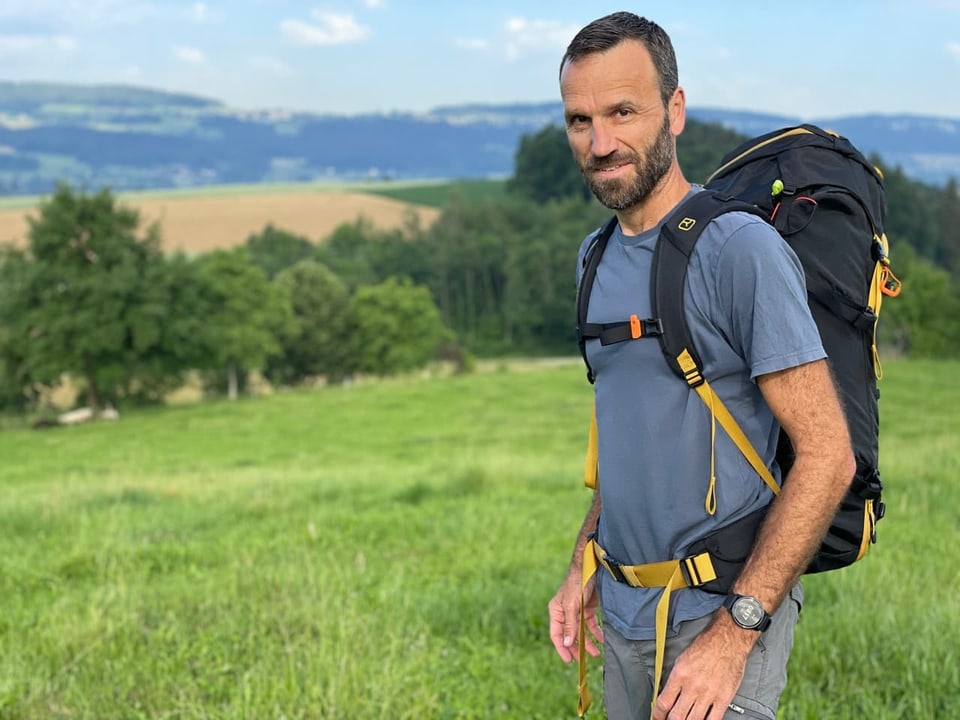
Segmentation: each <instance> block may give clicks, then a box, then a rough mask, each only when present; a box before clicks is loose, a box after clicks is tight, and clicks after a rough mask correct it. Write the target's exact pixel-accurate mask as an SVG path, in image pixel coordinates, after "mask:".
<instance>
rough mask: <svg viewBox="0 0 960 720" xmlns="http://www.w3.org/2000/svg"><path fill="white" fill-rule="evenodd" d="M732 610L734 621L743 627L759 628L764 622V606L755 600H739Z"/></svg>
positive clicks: (745, 598)
mask: <svg viewBox="0 0 960 720" xmlns="http://www.w3.org/2000/svg"><path fill="white" fill-rule="evenodd" d="M730 609H731V611H732V612H733V617H734V619H735V620H736V621H737V623H738V624H740V625H742V626H743V627H747V628H753V627H757V626H758V625H759V624H760V623H761V622H762V621H763V614H764V613H763V606H762V605H761V604H760V603H759V602H757V601H756V600H754V599H753V598H749V597H742V598H737V601H736V602H735V603H733V607H732V608H730Z"/></svg>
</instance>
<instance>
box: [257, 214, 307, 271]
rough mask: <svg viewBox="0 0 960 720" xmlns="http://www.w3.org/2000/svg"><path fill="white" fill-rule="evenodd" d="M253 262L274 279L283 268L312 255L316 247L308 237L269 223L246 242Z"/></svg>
mask: <svg viewBox="0 0 960 720" xmlns="http://www.w3.org/2000/svg"><path fill="white" fill-rule="evenodd" d="M245 247H246V248H247V253H249V255H250V259H251V260H252V261H253V264H254V265H256V266H257V267H258V268H260V269H261V270H263V272H264V274H265V275H266V276H267V278H268V279H273V277H274V276H276V274H277V273H279V272H280V271H281V270H285V269H286V268H288V267H290V266H291V265H294V264H296V263H298V262H300V261H301V260H307V259H308V258H310V257H312V256H313V254H314V252H315V248H314V246H313V245H312V244H311V243H310V241H309V240H307V239H306V238H303V237H300V236H299V235H294V234H293V233H289V232H287V231H286V230H281V229H279V228H275V227H274V226H273V225H269V224H268V225H267V226H266V227H265V228H264V229H263V230H262V231H261V232H259V233H257V234H255V235H251V236H250V237H248V238H247V242H246V243H245Z"/></svg>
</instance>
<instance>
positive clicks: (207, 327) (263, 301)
mask: <svg viewBox="0 0 960 720" xmlns="http://www.w3.org/2000/svg"><path fill="white" fill-rule="evenodd" d="M198 280H199V283H200V302H199V310H200V312H201V317H202V318H203V327H204V330H203V343H204V347H205V351H206V358H207V359H206V362H205V366H206V368H207V369H211V370H225V371H226V373H227V388H228V390H227V392H228V397H229V398H230V399H231V400H233V399H236V397H237V393H238V387H239V373H240V372H241V371H244V370H253V369H259V368H262V367H264V365H265V364H266V362H267V359H268V358H269V357H272V356H274V355H277V354H279V353H280V351H281V348H280V342H279V340H278V338H279V337H280V336H282V335H284V334H289V333H290V332H292V330H291V322H292V311H291V308H290V304H289V300H288V297H287V296H286V294H285V293H284V292H283V290H282V289H280V288H279V287H278V286H276V285H273V284H271V283H270V281H268V280H267V277H266V275H264V274H263V271H262V270H260V268H258V267H256V266H255V265H254V264H253V263H252V262H251V260H250V258H249V257H248V256H247V254H246V252H244V249H243V248H235V249H234V250H229V251H228V250H215V251H214V252H212V253H210V254H209V255H207V256H205V257H204V258H202V259H201V261H200V265H199V268H198Z"/></svg>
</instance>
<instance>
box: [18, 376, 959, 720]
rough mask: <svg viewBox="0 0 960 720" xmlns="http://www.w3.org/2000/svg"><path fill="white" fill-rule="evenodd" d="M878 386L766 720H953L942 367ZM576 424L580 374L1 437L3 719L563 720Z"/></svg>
mask: <svg viewBox="0 0 960 720" xmlns="http://www.w3.org/2000/svg"><path fill="white" fill-rule="evenodd" d="M885 370H886V379H885V380H884V382H883V398H882V401H881V402H882V409H883V441H882V448H883V450H882V468H883V472H884V479H885V481H886V484H887V490H886V493H885V494H886V500H887V504H888V517H887V518H886V519H884V520H883V521H882V523H881V525H880V542H879V543H878V545H877V546H876V547H875V548H873V549H872V550H871V552H870V553H869V555H868V557H867V558H866V559H865V560H864V561H863V562H862V563H860V564H858V565H857V566H856V567H853V568H849V569H847V570H843V571H840V572H837V573H831V574H827V575H823V576H815V577H811V578H809V579H808V580H807V581H806V588H807V599H806V606H805V608H804V611H803V616H802V619H801V624H800V627H799V631H798V637H797V645H796V649H795V652H794V655H793V658H792V660H791V665H790V675H791V684H790V686H789V688H788V691H787V693H786V695H785V697H784V699H783V704H782V707H781V713H780V717H781V719H790V720H794V719H804V720H806V719H813V718H817V719H822V718H827V719H831V720H834V719H836V720H844V719H846V718H850V719H854V718H857V719H859V718H872V719H874V720H882V719H891V720H892V719H894V718H897V719H900V718H949V717H954V716H955V714H956V712H957V708H958V707H960V663H958V662H957V650H956V642H957V638H958V637H960V601H958V596H960V574H958V572H957V567H958V565H960V548H958V546H957V543H956V537H957V530H958V525H960V511H958V508H960V480H958V476H960V444H958V442H957V437H958V434H960V415H958V413H957V412H956V408H957V407H958V404H960V386H958V384H957V383H956V382H955V378H956V374H957V372H958V371H960V364H958V363H926V362H903V361H899V362H888V363H887V364H886V366H885ZM589 407H590V391H589V389H588V386H587V385H586V383H585V381H584V379H583V371H582V368H581V367H580V366H579V365H578V364H577V363H576V362H571V363H570V364H560V365H558V366H551V367H542V368H529V367H528V368H526V369H523V370H519V369H504V370H501V371H499V372H490V373H486V374H477V375H472V376H461V377H446V378H434V379H432V380H417V379H402V380H393V381H386V382H383V383H371V384H361V385H355V386H353V387H350V388H328V389H325V390H318V391H312V392H306V391H304V392H281V393H277V394H275V395H272V396H269V397H259V398H248V399H244V400H241V401H238V402H235V403H229V402H225V401H224V402H207V403H203V404H199V405H194V406H183V407H176V408H166V409H156V410H150V411H140V412H135V413H130V414H128V415H125V416H124V417H123V418H122V419H121V420H120V421H119V422H116V423H102V424H97V425H88V426H78V427H74V428H63V429H59V430H48V431H42V432H41V431H30V430H8V431H5V432H2V433H0V457H2V458H3V465H2V468H0V524H2V528H3V532H2V533H0V597H2V598H3V604H2V608H3V609H2V614H0V718H3V719H4V720H14V719H17V720H21V719H24V720H25V719H31V720H33V719H39V718H44V719H46V718H63V719H67V718H70V719H73V718H98V719H99V718H104V719H109V718H178V719H183V720H186V719H194V718H196V719H200V718H209V719H214V718H217V719H220V718H223V719H226V718H249V719H254V718H256V719H263V718H271V719H273V720H280V718H285V719H287V720H293V719H294V718H302V719H307V718H310V719H313V720H316V719H318V718H324V719H332V718H337V719H339V718H344V719H347V720H365V719H368V718H369V719H373V718H388V719H390V720H393V719H401V718H517V719H522V720H529V719H534V718H544V719H546V718H565V717H574V716H575V685H576V682H575V673H576V670H575V668H574V667H570V666H566V665H564V664H563V663H561V662H560V661H559V660H558V659H557V658H556V657H555V655H554V652H553V649H552V647H551V646H550V643H549V640H548V638H547V618H546V603H547V601H548V600H549V598H550V597H551V595H552V594H553V592H554V591H555V589H556V586H557V584H558V582H559V581H560V579H561V577H562V576H563V574H564V572H565V569H566V564H567V561H568V559H569V554H570V549H571V546H572V542H573V538H574V535H575V533H576V531H577V529H578V527H579V525H580V522H581V521H582V519H583V512H584V510H585V509H586V506H587V505H588V503H589V495H588V492H587V491H586V490H585V489H584V488H583V487H582V485H581V484H580V483H581V480H580V471H581V468H582V451H583V448H584V441H585V430H586V427H585V423H586V419H587V417H588V413H589ZM591 683H592V685H593V687H594V694H595V697H596V698H597V700H596V702H595V705H594V708H595V709H594V710H591V717H595V718H600V717H602V716H603V713H602V709H601V703H600V701H599V698H600V665H599V663H598V662H596V661H594V662H593V663H592V668H591Z"/></svg>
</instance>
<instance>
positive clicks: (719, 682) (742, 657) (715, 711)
mask: <svg viewBox="0 0 960 720" xmlns="http://www.w3.org/2000/svg"><path fill="white" fill-rule="evenodd" d="M759 638H760V633H756V632H753V631H752V630H744V629H743V628H739V627H737V626H736V625H735V624H734V623H733V620H731V619H730V617H729V616H728V614H727V612H726V611H725V610H720V611H718V614H717V617H716V618H715V619H714V621H713V623H711V624H710V626H709V627H708V628H707V629H706V630H704V631H703V632H702V633H700V634H699V635H698V636H697V637H696V638H695V639H694V641H693V642H692V643H690V645H689V646H688V647H687V649H686V650H684V651H683V652H682V653H681V654H680V656H679V657H678V658H677V661H676V663H674V666H673V670H672V671H671V672H670V677H669V679H668V680H667V684H666V685H665V686H664V688H663V692H661V693H660V695H659V696H658V697H657V703H656V705H655V706H654V709H653V720H677V719H678V718H683V719H684V720H721V718H722V717H723V715H724V713H725V712H726V711H727V707H728V706H729V705H730V702H731V701H732V700H733V696H734V695H735V694H736V692H737V688H739V687H740V683H741V682H742V681H743V674H744V670H745V668H746V665H747V656H748V655H749V654H750V650H751V649H752V648H753V646H754V644H755V643H756V641H757V640H758V639H759Z"/></svg>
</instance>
